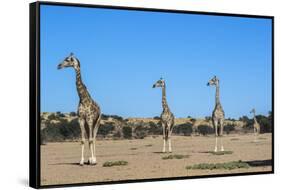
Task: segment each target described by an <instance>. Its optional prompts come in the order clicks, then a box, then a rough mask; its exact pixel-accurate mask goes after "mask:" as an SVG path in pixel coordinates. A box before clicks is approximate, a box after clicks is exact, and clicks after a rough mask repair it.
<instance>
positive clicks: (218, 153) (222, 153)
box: [208, 151, 233, 156]
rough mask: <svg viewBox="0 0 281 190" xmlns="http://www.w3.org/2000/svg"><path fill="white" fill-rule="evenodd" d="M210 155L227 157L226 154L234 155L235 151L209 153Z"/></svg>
mask: <svg viewBox="0 0 281 190" xmlns="http://www.w3.org/2000/svg"><path fill="white" fill-rule="evenodd" d="M208 153H210V154H212V155H218V156H221V155H225V154H232V153H233V151H218V152H215V151H208Z"/></svg>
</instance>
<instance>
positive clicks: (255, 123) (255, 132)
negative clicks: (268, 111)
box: [250, 108, 261, 142]
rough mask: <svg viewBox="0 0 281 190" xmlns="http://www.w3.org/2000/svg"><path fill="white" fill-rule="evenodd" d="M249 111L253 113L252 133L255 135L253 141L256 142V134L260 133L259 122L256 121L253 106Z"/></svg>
mask: <svg viewBox="0 0 281 190" xmlns="http://www.w3.org/2000/svg"><path fill="white" fill-rule="evenodd" d="M250 113H252V114H253V115H254V117H253V119H254V135H255V140H254V142H257V135H258V134H260V128H261V126H260V124H259V123H258V121H257V118H256V110H255V109H254V108H253V109H252V110H251V111H250Z"/></svg>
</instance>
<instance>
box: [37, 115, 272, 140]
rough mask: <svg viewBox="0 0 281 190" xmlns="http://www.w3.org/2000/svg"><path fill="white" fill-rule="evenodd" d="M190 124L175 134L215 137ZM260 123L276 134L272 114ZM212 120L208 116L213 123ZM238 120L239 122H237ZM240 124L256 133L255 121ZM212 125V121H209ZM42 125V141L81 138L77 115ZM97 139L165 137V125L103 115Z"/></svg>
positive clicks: (51, 119)
mask: <svg viewBox="0 0 281 190" xmlns="http://www.w3.org/2000/svg"><path fill="white" fill-rule="evenodd" d="M188 118H189V120H188V122H186V123H182V124H178V125H175V126H174V129H173V134H176V135H184V136H190V135H192V134H194V135H208V134H213V133H214V129H213V127H212V125H210V124H200V125H198V126H195V125H194V123H195V122H196V119H195V118H191V117H190V116H189V117H188ZM256 118H257V120H258V122H259V123H260V125H261V133H268V132H271V131H272V115H271V112H270V113H269V116H263V115H257V116H256ZM210 119H211V118H210V117H206V118H205V120H206V121H209V120H210ZM233 121H235V120H233ZM239 121H242V122H243V123H244V125H243V128H242V130H243V132H245V133H247V132H253V119H249V118H248V117H247V116H243V117H241V118H239ZM209 123H210V122H209ZM41 124H42V125H44V127H42V126H41V127H42V129H41V140H42V141H41V142H42V144H44V143H46V142H58V141H67V140H68V141H74V140H79V139H80V138H81V132H80V127H79V123H78V118H77V115H76V113H75V112H70V113H69V114H67V115H66V114H63V113H61V112H56V113H51V114H49V115H48V116H47V117H42V115H41ZM235 127H236V126H235V125H234V124H226V125H225V126H224V131H225V134H229V133H235V132H236V129H235ZM97 135H98V137H97V138H104V139H105V138H110V139H132V138H134V139H143V138H145V137H146V136H154V135H162V126H161V122H160V118H159V117H154V118H153V119H152V121H149V122H145V121H142V120H140V121H134V122H132V121H130V120H129V119H124V118H122V117H121V116H117V115H105V114H103V115H102V122H101V125H100V127H99V130H98V134H97Z"/></svg>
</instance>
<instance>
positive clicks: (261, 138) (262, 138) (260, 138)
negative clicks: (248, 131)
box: [258, 137, 266, 140]
mask: <svg viewBox="0 0 281 190" xmlns="http://www.w3.org/2000/svg"><path fill="white" fill-rule="evenodd" d="M258 139H259V140H266V138H265V137H259V138H258Z"/></svg>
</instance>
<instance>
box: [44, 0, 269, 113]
mask: <svg viewBox="0 0 281 190" xmlns="http://www.w3.org/2000/svg"><path fill="white" fill-rule="evenodd" d="M271 46H272V44H271V20H270V19H263V18H241V17H225V16H209V15H198V14H197V15H195V14H175V13H157V12H144V11H126V10H110V9H94V8H78V7H75V8H74V7H66V6H50V5H41V52H40V53H41V111H44V112H55V111H61V112H70V111H76V110H77V106H78V101H79V98H78V95H77V91H76V86H75V72H74V70H73V69H72V68H67V69H63V70H57V65H58V64H59V63H60V62H61V61H62V60H63V59H64V58H65V57H66V56H68V55H69V53H70V52H73V53H74V54H75V56H76V57H77V58H78V59H79V60H80V62H81V72H82V79H83V81H84V84H85V85H86V86H87V89H88V90H89V92H90V94H91V96H92V98H93V99H94V100H95V101H97V102H98V103H99V105H100V107H101V109H102V112H103V113H105V114H117V115H121V116H124V117H153V116H157V115H159V114H160V113H161V111H162V107H161V90H160V89H153V88H152V85H153V83H154V82H155V81H156V80H158V79H159V78H160V77H161V76H162V77H163V78H164V79H165V80H166V84H167V99H168V104H169V106H170V109H171V110H172V112H173V113H174V114H175V116H176V117H187V116H189V115H190V116H193V117H204V116H210V115H211V113H212V110H213V108H214V105H215V88H211V87H207V86H206V83H207V82H208V80H209V79H210V78H212V77H213V76H214V75H216V76H217V77H219V79H220V90H221V102H222V105H223V108H224V111H225V114H226V117H227V118H228V117H234V118H237V117H240V116H242V115H248V116H251V115H250V114H249V111H250V110H251V109H252V108H253V107H255V108H256V111H257V113H258V114H267V113H268V111H270V110H271V106H272V104H271V96H272V93H271V91H272V87H271V78H272V74H271V70H272V68H271Z"/></svg>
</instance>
